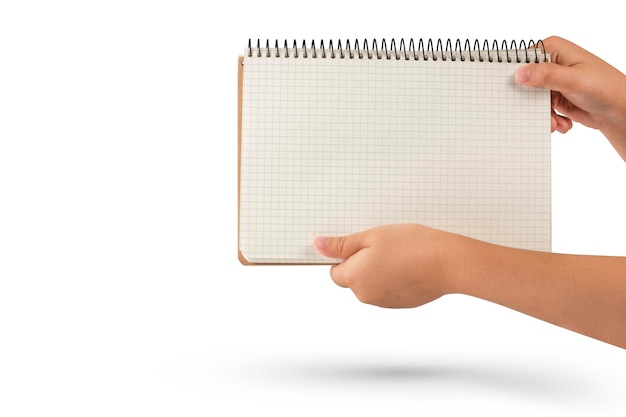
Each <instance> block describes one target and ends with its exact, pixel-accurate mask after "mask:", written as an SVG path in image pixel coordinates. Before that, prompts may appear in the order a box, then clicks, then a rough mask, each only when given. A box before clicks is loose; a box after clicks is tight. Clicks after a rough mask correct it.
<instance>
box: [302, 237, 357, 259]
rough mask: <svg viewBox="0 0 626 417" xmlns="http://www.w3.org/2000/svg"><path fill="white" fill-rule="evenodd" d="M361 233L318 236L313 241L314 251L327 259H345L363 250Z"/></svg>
mask: <svg viewBox="0 0 626 417" xmlns="http://www.w3.org/2000/svg"><path fill="white" fill-rule="evenodd" d="M363 237H364V235H363V233H362V232H361V233H354V234H351V235H347V236H336V237H330V236H318V237H316V238H315V240H314V241H313V245H314V246H315V249H316V250H317V251H318V252H319V253H321V254H322V255H324V256H326V257H329V258H340V259H347V258H349V257H350V256H352V255H353V254H355V253H356V252H358V251H359V250H360V249H361V248H363V241H364V239H363Z"/></svg>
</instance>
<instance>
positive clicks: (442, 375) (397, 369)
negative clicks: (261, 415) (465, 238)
mask: <svg viewBox="0 0 626 417" xmlns="http://www.w3.org/2000/svg"><path fill="white" fill-rule="evenodd" d="M257 371H262V372H263V377H264V379H266V380H267V379H270V380H274V381H277V382H278V381H280V382H281V383H285V382H287V383H294V384H305V385H306V384H323V385H333V384H340V385H343V384H349V385H355V384H360V385H381V386H386V387H388V386H397V387H401V386H402V387H407V386H414V385H415V386H429V387H432V386H434V385H441V384H443V385H445V386H449V385H455V386H458V387H463V386H467V387H468V388H469V387H471V388H472V389H483V390H489V391H499V392H505V393H507V392H508V393H516V394H517V395H522V396H528V397H533V398H542V399H544V400H549V401H560V400H564V399H566V400H568V401H570V402H571V401H572V400H580V401H583V402H587V401H598V400H601V399H602V397H603V393H602V392H601V390H599V389H598V384H594V383H593V381H591V380H589V378H588V375H584V376H583V375H579V376H576V375H573V374H572V371H571V370H569V369H555V368H554V366H550V365H549V363H544V362H542V363H540V364H534V366H532V365H530V364H528V363H517V364H504V365H503V364H502V363H497V362H490V361H487V360H483V361H481V362H479V363H474V364H462V363H458V362H456V363H454V362H452V363H446V364H438V363H429V364H402V363H399V362H397V361H396V362H393V363H392V362H384V361H382V362H381V361H375V360H369V361H367V362H365V361H362V360H361V361H358V360H352V361H350V360H347V361H346V360H343V361H342V360H337V359H332V360H327V361H324V360H321V359H319V358H318V359H317V360H301V361H290V360H286V359H283V360H277V361H274V362H272V361H268V362H265V364H264V365H263V366H262V367H261V368H257Z"/></svg>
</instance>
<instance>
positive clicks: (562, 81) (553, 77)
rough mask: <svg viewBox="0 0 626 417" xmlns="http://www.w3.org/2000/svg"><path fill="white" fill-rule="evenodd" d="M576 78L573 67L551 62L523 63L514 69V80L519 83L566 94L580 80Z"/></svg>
mask: <svg viewBox="0 0 626 417" xmlns="http://www.w3.org/2000/svg"><path fill="white" fill-rule="evenodd" d="M577 78H579V77H576V70H575V69H574V68H570V67H566V66H563V65H559V64H555V63H552V62H541V63H539V64H530V65H524V66H522V67H519V68H518V69H517V70H516V71H515V81H517V82H518V83H519V84H522V85H527V86H530V87H540V88H545V89H548V90H553V91H558V92H561V93H566V94H567V93H568V92H570V91H572V86H575V85H576V83H577V82H578V81H580V80H578V79H577Z"/></svg>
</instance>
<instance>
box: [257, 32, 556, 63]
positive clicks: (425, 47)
mask: <svg viewBox="0 0 626 417" xmlns="http://www.w3.org/2000/svg"><path fill="white" fill-rule="evenodd" d="M247 55H248V57H253V56H256V57H259V58H260V57H262V56H265V57H267V58H270V57H276V58H280V57H284V58H289V57H294V58H300V57H302V58H319V57H321V58H328V57H330V58H341V59H345V58H349V59H355V58H358V59H364V58H367V59H387V60H391V59H394V58H395V59H396V60H400V59H402V58H404V59H405V60H409V59H413V60H420V59H422V60H424V61H427V60H429V59H432V60H434V61H437V60H439V59H441V60H442V61H447V60H451V61H456V60H457V59H458V60H460V61H466V60H469V61H472V62H473V61H476V60H478V61H480V62H483V61H485V60H486V61H489V62H494V61H497V62H504V61H506V62H517V63H531V62H535V63H538V62H547V61H548V55H547V54H546V51H545V47H544V45H543V41H541V40H538V41H536V42H535V41H533V40H530V41H528V42H526V41H523V40H522V41H520V42H519V45H518V43H517V42H516V41H511V42H510V44H509V43H507V41H506V40H504V41H502V42H500V43H498V41H496V40H494V41H493V42H492V43H491V46H490V45H489V41H487V40H485V41H484V42H483V43H482V47H481V43H480V41H479V40H478V39H476V40H474V42H473V43H472V42H470V40H469V39H466V40H465V41H464V42H462V41H461V39H456V41H454V46H453V41H452V40H451V39H447V40H446V41H445V42H444V41H442V40H441V39H438V40H437V41H433V40H432V39H428V40H424V39H420V40H419V41H418V42H417V43H416V42H415V41H414V40H413V39H412V38H411V39H410V40H409V41H408V43H407V42H405V40H404V39H403V38H402V39H400V41H399V42H396V40H395V39H391V41H390V42H389V45H387V41H386V40H385V39H383V40H382V41H381V42H380V44H379V43H378V41H377V40H376V39H374V40H373V41H372V43H371V46H370V43H369V42H368V41H367V39H364V40H363V41H362V43H359V40H358V39H357V40H354V41H353V42H352V43H351V42H350V40H349V39H348V40H346V41H345V44H342V42H341V40H339V41H338V42H337V44H336V46H335V45H334V44H333V41H332V40H331V41H330V42H329V43H328V46H326V45H324V41H323V40H322V41H321V42H320V44H319V47H316V45H315V41H314V40H312V41H311V42H310V43H309V44H308V45H307V42H306V41H302V44H301V46H298V42H297V41H295V40H294V41H293V45H292V46H291V47H289V44H288V42H287V40H285V42H284V44H283V46H282V47H281V46H279V44H278V40H276V41H275V43H274V46H273V47H271V46H270V41H269V39H268V40H266V42H265V47H264V48H263V47H261V40H260V39H258V40H257V42H256V48H253V46H252V39H249V41H248V48H247Z"/></svg>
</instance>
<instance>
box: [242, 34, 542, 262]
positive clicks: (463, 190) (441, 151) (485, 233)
mask: <svg viewBox="0 0 626 417" xmlns="http://www.w3.org/2000/svg"><path fill="white" fill-rule="evenodd" d="M548 60H549V55H548V54H546V53H545V50H544V49H543V44H542V43H541V42H540V41H539V42H536V43H535V42H532V41H531V42H528V43H526V42H523V41H522V42H520V43H516V42H511V43H508V44H507V42H506V41H503V42H497V41H493V42H492V43H491V44H489V43H488V42H487V41H485V42H484V43H482V44H481V43H479V42H478V41H474V42H470V41H469V40H465V41H460V40H456V41H455V42H452V41H450V40H448V41H446V42H442V41H441V40H438V41H433V40H427V41H423V40H420V41H419V42H414V41H413V40H410V41H408V42H405V40H404V39H402V40H400V41H399V42H398V41H396V40H391V42H387V41H385V40H383V41H382V42H376V41H374V42H371V43H368V42H367V41H362V42H359V41H353V42H350V41H346V42H345V43H343V44H342V43H341V42H336V43H335V44H333V43H332V42H329V43H327V44H324V43H323V42H320V43H318V44H317V45H316V44H315V42H310V43H307V42H302V43H301V44H299V43H297V42H294V43H293V44H291V45H289V44H287V42H285V43H284V44H282V45H280V44H278V42H275V43H272V44H270V43H269V42H267V41H266V42H264V43H263V44H262V43H260V42H258V41H257V42H256V46H255V45H254V44H253V43H250V44H249V45H248V47H247V48H245V51H244V54H243V55H242V56H240V57H239V64H240V65H239V230H238V233H239V241H238V246H239V259H240V261H241V262H242V263H244V264H318V263H321V264H329V263H331V264H332V263H336V262H338V261H340V260H338V259H328V258H324V257H322V256H321V255H319V254H318V253H316V251H315V250H314V248H313V245H312V242H313V239H314V237H315V236H320V235H326V236H336V235H345V234H349V233H353V232H357V231H361V230H365V229H368V228H371V227H374V226H378V225H383V224H391V223H409V222H410V223H421V224H424V225H427V226H431V227H435V228H439V229H443V230H447V231H451V232H454V233H459V234H463V235H467V236H470V237H474V238H477V239H481V240H485V241H488V242H492V243H496V244H501V245H507V246H513V247H518V248H525V249H533V250H542V251H549V250H550V249H551V165H550V158H551V152H550V149H551V145H550V92H549V91H547V90H543V89H535V88H529V87H524V86H520V85H518V84H516V83H515V81H514V71H515V69H516V68H517V67H519V66H521V65H525V64H532V63H537V62H544V61H548Z"/></svg>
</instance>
